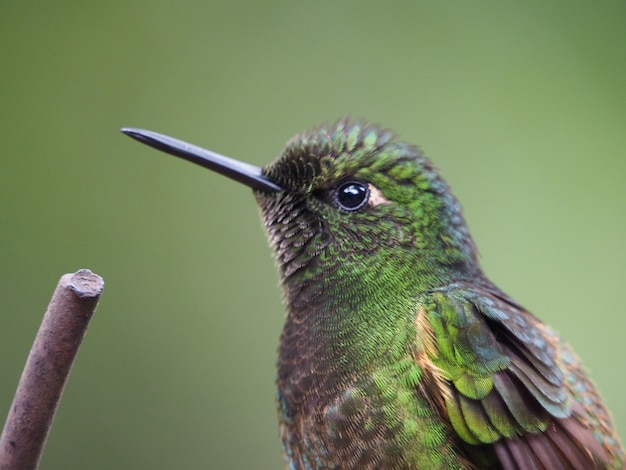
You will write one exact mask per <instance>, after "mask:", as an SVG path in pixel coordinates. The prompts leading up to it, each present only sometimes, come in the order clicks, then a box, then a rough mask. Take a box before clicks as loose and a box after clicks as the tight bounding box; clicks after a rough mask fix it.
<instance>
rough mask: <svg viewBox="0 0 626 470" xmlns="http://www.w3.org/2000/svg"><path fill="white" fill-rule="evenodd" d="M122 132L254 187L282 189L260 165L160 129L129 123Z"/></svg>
mask: <svg viewBox="0 0 626 470" xmlns="http://www.w3.org/2000/svg"><path fill="white" fill-rule="evenodd" d="M122 132H123V133H124V134H126V135H127V136H129V137H132V138H133V139H135V140H138V141H139V142H142V143H144V144H146V145H149V146H150V147H154V148H155V149H158V150H161V151H163V152H166V153H169V154H170V155H174V156H176V157H180V158H183V159H185V160H188V161H190V162H193V163H196V164H198V165H200V166H203V167H205V168H208V169H209V170H213V171H215V172H217V173H220V174H222V175H224V176H227V177H228V178H231V179H234V180H235V181H239V182H240V183H243V184H245V185H246V186H249V187H251V188H252V189H257V190H259V191H265V192H268V193H271V192H277V191H283V188H281V187H280V186H278V185H277V184H276V183H274V182H273V181H270V180H269V179H267V177H265V176H264V175H263V173H262V171H261V168H259V167H258V166H254V165H250V164H249V163H244V162H240V161H239V160H235V159H234V158H229V157H225V156H224V155H220V154H219V153H215V152H212V151H210V150H206V149H203V148H201V147H197V146H195V145H192V144H188V143H187V142H183V141H182V140H178V139H174V138H173V137H168V136H166V135H163V134H159V133H158V132H152V131H146V130H144V129H133V128H128V127H124V128H123V129H122Z"/></svg>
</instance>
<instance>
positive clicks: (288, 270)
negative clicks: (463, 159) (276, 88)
mask: <svg viewBox="0 0 626 470" xmlns="http://www.w3.org/2000/svg"><path fill="white" fill-rule="evenodd" d="M264 174H265V175H266V176H267V177H268V179H270V180H271V181H274V182H275V183H277V184H278V185H280V186H281V187H282V188H284V189H285V190H284V191H281V192H275V193H266V192H261V191H256V192H255V195H256V198H257V201H258V203H259V206H260V208H261V213H262V216H263V219H264V222H265V226H266V228H267V231H268V234H269V239H270V243H271V245H272V247H273V249H274V252H275V255H276V259H277V264H278V268H279V271H280V277H281V284H282V287H283V292H284V297H285V303H286V307H287V320H286V324H285V328H284V330H283V334H282V337H281V344H280V351H279V359H278V382H277V383H278V403H279V418H280V434H281V439H282V442H283V448H284V454H285V459H286V462H287V467H288V468H291V469H322V468H334V469H375V468H386V469H474V468H475V469H478V468H480V469H505V470H509V469H511V470H512V469H524V470H525V469H535V468H536V469H551V470H555V469H581V470H582V469H592V468H598V469H600V468H615V469H617V468H622V466H623V465H624V463H623V462H624V460H623V459H624V455H623V451H622V448H621V444H620V443H619V438H618V437H617V435H616V433H615V430H614V427H613V424H612V422H611V418H610V416H609V414H608V412H607V410H606V409H605V407H604V405H603V404H602V402H601V399H600V397H599V395H598V392H597V391H596V389H595V387H594V385H593V384H592V383H591V381H590V380H589V379H588V378H587V375H586V373H585V372H584V370H583V369H582V367H581V365H580V363H579V361H578V359H577V358H576V356H575V355H574V354H573V353H572V351H571V349H570V348H569V346H567V345H566V344H565V343H563V342H562V341H561V340H560V339H559V337H558V335H557V334H556V333H555V332H554V331H553V330H552V329H550V328H549V327H547V326H546V325H544V324H543V323H541V322H540V321H539V320H538V319H537V318H536V317H534V316H533V315H532V314H530V313H529V312H527V311H526V310H524V309H523V308H522V307H521V306H520V305H519V304H517V303H516V302H514V301H513V300H512V299H510V298H509V297H507V296H506V295H505V294H504V293H502V292H501V291H500V290H499V289H498V288H497V287H496V286H494V285H493V284H492V283H491V282H490V281H489V280H488V279H487V278H486V277H485V276H484V275H483V273H482V271H481V269H480V267H479V265H478V261H477V257H476V251H475V248H474V244H473V242H472V240H471V237H470V235H469V233H468V231H467V228H466V225H465V222H464V220H463V217H462V215H461V210H460V206H459V204H458V202H457V201H456V200H455V198H454V197H453V196H452V195H451V193H450V191H449V188H448V187H447V185H446V183H445V182H444V181H443V180H442V179H441V178H440V176H439V175H438V174H437V172H436V171H435V169H434V168H433V166H432V165H431V163H430V162H429V161H428V160H427V159H426V158H425V157H423V156H422V154H421V153H420V151H419V150H418V149H417V148H416V147H414V146H411V145H407V144H404V143H401V142H398V141H396V140H395V139H394V138H393V135H392V134H391V133H390V132H388V131H384V130H381V129H379V128H377V127H375V126H369V125H364V124H361V123H358V122H351V121H349V120H341V121H339V122H338V123H336V124H335V125H333V126H326V127H321V128H318V129H315V130H313V131H311V132H308V133H304V134H302V135H300V136H297V137H295V138H294V139H292V140H291V141H290V142H289V143H288V144H287V147H286V149H285V150H284V151H283V153H282V154H281V155H280V156H279V157H278V158H277V159H276V161H275V162H274V163H272V164H271V165H269V166H267V167H266V168H265V169H264ZM348 180H355V181H359V182H362V183H364V184H366V185H368V187H369V189H370V195H371V194H373V191H376V194H377V200H376V201H375V202H373V201H372V200H370V201H369V202H368V204H366V205H365V206H364V207H363V208H362V209H360V210H357V211H346V210H342V208H341V207H339V205H338V203H337V200H336V190H337V188H338V187H339V185H341V183H342V182H345V181H348Z"/></svg>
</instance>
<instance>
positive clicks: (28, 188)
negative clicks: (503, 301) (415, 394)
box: [0, 0, 626, 469]
mask: <svg viewBox="0 0 626 470" xmlns="http://www.w3.org/2000/svg"><path fill="white" fill-rule="evenodd" d="M383 3H384V2H263V3H261V2H258V3H249V4H247V5H246V4H244V3H243V2H241V3H240V2H199V1H196V2H189V1H182V2H176V3H175V2H159V1H156V2H148V1H137V0H126V1H124V2H121V1H112V2H76V1H64V2H63V1H61V2H32V1H28V0H26V1H21V2H2V3H0V145H1V158H0V196H1V199H0V201H1V203H0V204H1V206H0V209H1V210H0V255H1V258H0V259H1V263H0V276H1V277H0V281H1V282H0V332H1V334H2V339H1V341H0V413H1V414H2V416H4V415H5V413H6V410H7V409H8V406H9V404H10V401H11V399H12V396H13V392H14V389H15V386H16V384H17V381H18V379H19V375H20V372H21V369H22V366H23V364H24V361H25V358H26V355H27V353H28V350H29V348H30V345H31V342H32V339H33V336H34V334H35V332H36V330H37V327H38V325H39V322H40V319H41V315H42V313H43V311H44V309H45V307H46V305H47V302H48V300H49V297H50V294H51V293H52V290H53V289H54V286H55V284H56V282H57V280H58V278H59V277H60V275H61V274H63V273H65V272H73V271H75V270H77V269H79V268H83V267H87V268H90V269H92V270H93V271H95V272H97V273H99V274H100V275H102V276H103V277H104V278H105V281H106V287H105V291H104V295H103V298H102V300H101V303H100V306H99V308H98V311H97V314H96V316H95V318H94V320H93V322H92V324H91V327H90V330H89V332H88V334H87V337H86V339H85V342H84V343H83V346H82V349H81V351H80V354H79V356H78V359H77V362H76V364H75V367H74V369H73V371H72V375H71V377H70V380H69V383H68V386H67V389H66V392H65V395H64V398H63V401H62V403H61V406H60V409H59V413H58V415H57V418H56V421H55V423H54V427H53V429H52V432H51V436H50V439H49V442H48V446H47V448H46V451H45V454H44V457H43V461H42V468H44V469H66V468H90V469H110V468H117V469H135V468H150V469H170V468H219V469H240V468H255V469H276V468H281V466H282V460H281V456H280V446H279V442H278V437H277V424H276V416H275V411H274V383H273V382H274V360H275V350H276V346H277V343H278V337H279V334H280V329H281V325H282V321H283V313H282V308H281V301H280V294H279V291H278V289H277V285H276V284H277V282H276V275H275V272H274V267H273V263H272V259H271V254H270V251H269V249H268V248H267V247H266V244H265V239H264V234H263V231H262V229H261V226H260V222H259V219H258V215H257V211H256V207H255V203H254V200H253V198H252V196H251V194H250V192H249V191H248V190H247V189H245V188H242V187H240V186H239V185H237V184H235V183H233V182H230V181H227V180H226V179H224V178H222V177H219V176H217V175H214V174H210V172H208V171H206V170H202V169H200V168H199V167H195V166H193V165H191V164H189V163H186V162H182V161H180V160H177V159H175V158H173V157H169V156H165V155H164V154H160V153H158V152H156V151H154V150H151V149H148V148H147V147H144V146H141V145H139V144H138V143H136V142H134V141H132V140H131V139H129V138H127V137H125V136H123V135H122V134H121V133H120V132H119V128H120V127H122V126H135V127H145V128H147V129H153V130H156V131H161V132H164V133H167V134H170V135H173V136H176V137H179V138H181V139H185V140H188V141H190V142H193V143H196V144H198V145H202V146H205V147H208V148H211V149H214V150H216V151H219V152H222V153H225V154H228V155H231V156H234V157H238V158H241V159H245V160H247V161H249V162H251V163H254V164H257V165H262V164H264V163H266V162H269V161H270V160H272V159H273V158H274V156H275V155H276V154H277V153H278V152H279V151H280V149H281V147H282V145H283V143H284V142H285V141H286V140H287V139H288V138H289V137H291V136H292V135H293V134H294V133H296V132H298V131H300V130H302V129H306V128H309V127H311V126H313V125H316V124H318V123H320V122H323V121H326V120H328V121H333V120H335V119H336V118H338V117H340V116H342V115H345V114H350V115H353V116H356V117H363V118H367V119H370V120H373V121H377V122H380V123H381V124H383V125H384V126H387V127H391V128H393V129H395V130H396V131H397V132H398V133H400V134H401V136H402V137H403V138H404V139H406V140H408V141H411V142H415V143H419V144H420V145H421V146H422V147H423V148H424V149H425V151H426V153H427V154H428V155H430V156H431V157H432V158H433V160H434V161H435V163H436V164H437V166H438V167H439V168H441V169H442V171H443V173H444V176H446V178H447V179H448V181H449V182H450V183H451V185H452V187H453V189H454V190H455V193H456V195H457V196H458V197H459V199H460V200H461V202H462V203H463V205H464V207H465V208H466V211H465V213H466V216H467V219H468V222H469V224H470V227H471V229H472V232H473V234H474V236H475V238H476V241H477V243H478V246H479V248H480V251H481V254H482V259H483V264H484V267H485V269H486V271H487V273H488V274H489V275H490V276H491V277H492V279H493V280H494V281H495V282H496V283H497V284H499V285H500V286H501V287H502V288H503V289H504V290H506V291H507V292H508V293H510V294H511V295H513V296H514V297H515V298H516V299H518V300H519V301H520V302H521V303H523V304H524V305H526V306H527V307H528V308H530V309H531V310H532V311H533V312H535V313H536V314H537V315H539V316H540V317H541V318H542V319H544V320H546V321H547V322H548V323H550V324H552V325H553V326H555V327H556V328H557V329H558V330H559V331H560V332H561V333H562V335H563V336H564V337H565V338H567V339H568V340H569V341H570V342H571V343H573V345H574V347H575V348H576V350H577V351H578V352H579V354H580V355H581V356H582V357H583V358H584V361H585V364H586V365H587V367H588V368H589V369H590V370H591V371H592V373H593V377H594V378H595V380H596V382H597V383H598V384H599V385H600V388H601V389H602V391H603V393H604V395H605V397H606V399H607V401H608V403H609V406H610V407H611V408H612V410H613V414H614V416H615V418H616V421H617V424H618V426H619V428H620V429H621V430H622V432H623V433H624V432H626V402H625V401H624V399H623V390H624V386H625V383H624V379H623V376H624V373H625V371H626V365H625V364H624V351H625V346H624V339H623V338H624V327H625V326H626V319H625V318H626V315H625V314H624V313H625V312H624V305H623V302H622V301H620V300H619V299H620V298H622V295H621V294H622V293H623V292H622V290H623V289H624V286H623V284H624V280H625V278H626V249H625V248H624V241H625V234H626V217H625V215H626V211H625V203H624V201H625V199H626V184H625V183H624V179H625V176H626V159H625V154H624V149H625V148H626V34H625V33H626V26H625V25H626V3H625V2H624V1H623V0H615V1H597V2H587V1H570V0H568V1H553V2H545V1H539V0H536V1H530V2H509V1H504V2H487V1H483V2H468V1H456V0H453V1H445V2H441V1H428V2H424V1H420V2H413V3H409V2H403V3H389V2H387V3H384V4H383Z"/></svg>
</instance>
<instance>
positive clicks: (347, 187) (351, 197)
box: [335, 181, 370, 212]
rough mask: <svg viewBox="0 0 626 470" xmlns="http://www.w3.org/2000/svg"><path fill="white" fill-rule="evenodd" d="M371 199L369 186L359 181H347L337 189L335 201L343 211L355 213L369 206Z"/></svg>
mask: <svg viewBox="0 0 626 470" xmlns="http://www.w3.org/2000/svg"><path fill="white" fill-rule="evenodd" d="M369 197H370V190H369V189H368V187H367V185H365V184H363V183H360V182H358V181H347V182H345V183H343V184H342V185H340V186H339V187H338V188H337V193H336V195H335V199H336V200H337V204H338V205H339V207H340V208H341V209H343V210H346V211H349V212H353V211H358V210H359V209H360V208H361V207H363V206H364V205H365V204H367V200H368V199H369Z"/></svg>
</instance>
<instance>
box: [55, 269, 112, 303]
mask: <svg viewBox="0 0 626 470" xmlns="http://www.w3.org/2000/svg"><path fill="white" fill-rule="evenodd" d="M63 278H64V280H66V281H67V287H68V288H69V289H70V290H71V291H72V292H74V293H75V294H76V295H77V296H78V297H80V298H82V299H85V298H90V297H98V296H99V295H100V294H102V290H103V289H104V279H102V277H100V276H98V275H97V274H95V273H93V272H91V271H90V270H89V269H80V270H78V271H76V272H75V273H73V274H66V275H65V276H63ZM68 278H69V279H68Z"/></svg>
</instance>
